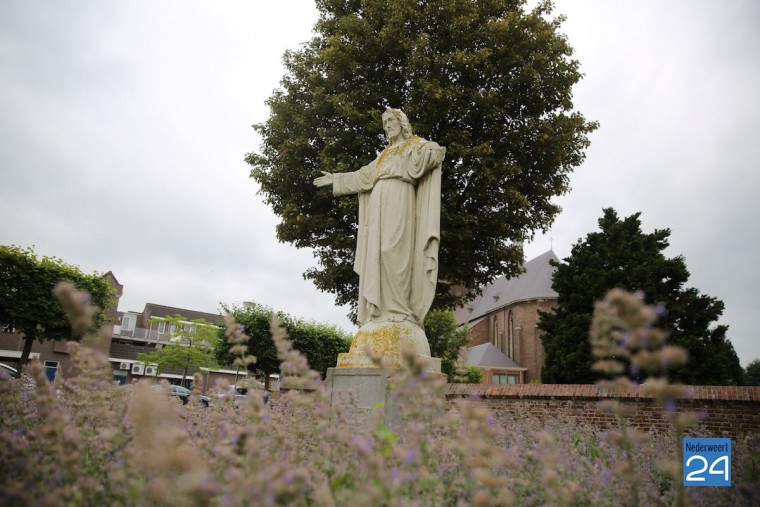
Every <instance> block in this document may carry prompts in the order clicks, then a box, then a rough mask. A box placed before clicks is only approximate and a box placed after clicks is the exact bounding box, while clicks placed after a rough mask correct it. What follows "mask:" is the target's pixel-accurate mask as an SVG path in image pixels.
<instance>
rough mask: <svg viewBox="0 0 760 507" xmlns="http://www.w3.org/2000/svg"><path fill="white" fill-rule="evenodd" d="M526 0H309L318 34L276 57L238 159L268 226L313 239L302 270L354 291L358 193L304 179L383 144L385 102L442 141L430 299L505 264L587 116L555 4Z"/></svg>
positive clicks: (578, 150) (546, 222)
mask: <svg viewBox="0 0 760 507" xmlns="http://www.w3.org/2000/svg"><path fill="white" fill-rule="evenodd" d="M524 4H525V1H524V0H482V1H478V2H475V1H472V0H444V1H437V2H420V1H418V0H352V1H347V0H319V1H318V2H317V8H318V9H319V12H320V18H319V21H318V22H317V24H316V27H315V31H316V36H315V37H314V38H313V39H312V40H311V41H309V42H308V43H306V44H305V45H304V46H302V48H301V49H299V50H297V51H288V52H287V53H285V56H284V63H285V66H286V69H287V73H286V75H285V76H284V77H283V79H282V81H281V88H280V89H278V90H276V91H275V92H274V94H273V95H272V96H271V97H270V99H269V100H268V102H267V103H268V105H269V107H270V110H271V114H270V117H269V119H268V120H267V121H266V122H264V123H260V124H257V125H255V126H254V128H255V130H256V132H258V133H259V134H260V135H261V137H262V139H263V144H262V146H261V149H260V152H259V153H250V154H248V155H247V157H246V161H247V162H248V163H249V164H250V165H251V166H252V170H251V176H252V177H253V178H254V179H255V180H256V181H257V182H258V183H259V185H260V188H261V193H262V194H263V195H264V196H265V199H266V202H267V203H268V204H270V205H271V206H272V209H273V210H274V212H275V213H276V214H277V215H278V216H280V217H281V222H280V224H278V226H277V236H278V238H279V239H280V240H281V241H287V242H290V243H293V244H294V245H296V246H297V247H299V248H300V247H308V248H313V249H314V250H315V255H316V257H317V258H318V259H319V265H320V267H319V268H314V269H312V270H310V271H308V272H307V273H306V274H305V276H306V277H307V278H308V279H311V280H313V281H314V283H315V284H316V286H317V287H318V288H319V289H321V290H326V291H330V292H332V293H334V294H335V296H336V301H337V303H338V304H351V305H356V299H357V290H358V288H357V278H356V275H355V274H354V273H353V255H354V245H355V238H356V222H357V218H356V216H357V206H358V205H357V201H356V199H355V198H351V197H349V198H343V199H340V200H336V199H335V198H334V197H332V196H331V195H330V194H329V192H325V191H319V190H317V189H316V188H315V187H314V185H312V183H311V182H312V180H313V179H314V177H315V176H319V175H320V171H321V170H325V171H330V172H346V171H353V170H357V169H359V168H360V167H362V166H363V165H364V164H366V163H368V162H369V161H371V160H372V159H373V158H374V157H375V155H376V152H377V151H378V150H379V149H380V148H381V147H382V146H383V144H384V140H383V137H382V129H381V118H380V117H381V114H382V112H383V111H384V110H385V109H386V108H387V107H389V106H392V107H399V108H401V109H403V110H404V111H405V112H406V113H407V115H408V116H409V118H410V120H411V122H412V125H413V126H414V128H415V131H416V133H418V134H419V135H421V136H422V137H425V138H427V139H431V140H433V141H436V142H438V143H439V144H440V145H442V146H445V147H446V149H447V152H446V153H447V154H446V161H445V162H444V173H443V181H442V194H443V196H442V197H443V198H442V210H441V250H440V271H439V282H438V292H437V296H436V301H435V302H434V307H437V308H446V307H448V308H451V307H454V306H456V305H457V303H460V302H462V299H463V298H460V297H457V296H455V295H454V294H452V292H451V291H450V290H449V289H450V288H451V287H453V286H464V287H480V286H483V285H485V284H487V283H488V282H490V281H491V280H493V279H494V278H495V277H498V276H500V275H503V274H506V275H516V274H518V273H519V272H520V266H521V264H522V260H523V251H522V245H523V244H524V243H525V242H526V241H528V240H530V239H531V238H532V237H533V235H534V233H535V231H536V230H543V231H545V230H546V229H547V228H548V227H549V226H550V224H551V223H552V222H553V220H554V218H555V216H556V215H557V213H558V212H559V211H560V208H559V206H557V205H556V204H554V203H552V202H551V200H552V198H553V197H554V196H557V195H562V194H564V193H566V192H567V191H568V182H569V179H568V175H569V174H570V172H571V171H572V170H573V168H574V167H576V166H578V165H579V164H580V163H581V162H582V161H583V160H584V158H585V155H584V150H585V148H586V147H587V146H588V144H589V141H588V138H587V136H588V134H589V133H590V132H592V131H593V130H594V129H595V128H596V127H597V125H596V123H594V122H587V121H586V120H585V118H584V117H583V116H582V115H581V114H580V113H578V112H573V111H572V108H573V104H572V87H573V85H575V83H577V82H578V80H579V79H580V77H581V74H580V72H579V64H578V62H577V61H576V60H573V59H572V58H571V55H572V48H571V47H570V46H569V45H568V43H567V40H566V38H565V37H564V36H563V35H562V34H561V33H560V32H559V28H560V25H561V23H562V21H563V18H562V17H561V16H560V17H557V18H555V19H550V14H551V3H550V2H541V3H540V4H539V5H538V6H537V7H535V9H534V10H532V11H526V10H525V8H524Z"/></svg>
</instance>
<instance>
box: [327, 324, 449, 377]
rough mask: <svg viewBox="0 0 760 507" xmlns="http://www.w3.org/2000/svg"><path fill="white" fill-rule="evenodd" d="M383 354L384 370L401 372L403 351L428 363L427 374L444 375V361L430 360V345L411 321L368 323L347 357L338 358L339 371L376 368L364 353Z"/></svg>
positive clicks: (339, 356)
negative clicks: (429, 372)
mask: <svg viewBox="0 0 760 507" xmlns="http://www.w3.org/2000/svg"><path fill="white" fill-rule="evenodd" d="M367 348H369V349H372V350H373V351H374V352H375V353H381V354H383V359H384V363H385V366H386V367H388V368H401V367H402V366H403V361H402V357H401V351H402V350H409V351H412V352H414V354H416V355H417V356H421V357H423V358H425V359H426V360H427V361H428V371H431V372H434V373H440V372H441V360H440V359H438V358H434V357H430V345H429V344H428V341H427V336H425V331H424V330H423V329H422V328H421V327H420V326H419V325H418V324H415V323H413V322H409V321H406V320H404V321H399V322H395V321H387V322H368V323H366V324H364V325H363V326H362V327H360V328H359V331H357V332H356V335H355V336H354V339H353V341H352V342H351V348H350V350H349V351H348V353H344V354H338V364H337V367H338V368H351V369H365V368H377V365H375V363H373V362H372V360H371V359H370V358H369V357H368V356H367V354H366V352H365V349H367Z"/></svg>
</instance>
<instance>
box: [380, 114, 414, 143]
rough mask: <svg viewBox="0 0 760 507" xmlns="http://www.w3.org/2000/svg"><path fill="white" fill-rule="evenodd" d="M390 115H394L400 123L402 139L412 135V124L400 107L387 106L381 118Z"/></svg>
mask: <svg viewBox="0 0 760 507" xmlns="http://www.w3.org/2000/svg"><path fill="white" fill-rule="evenodd" d="M390 115H393V116H395V117H396V119H397V120H398V122H399V124H400V125H401V135H402V136H403V137H404V139H409V138H410V137H412V125H411V124H410V123H409V118H407V117H406V114H404V112H403V111H402V110H401V109H393V108H388V109H386V110H385V112H384V113H383V119H385V118H386V117H387V116H390Z"/></svg>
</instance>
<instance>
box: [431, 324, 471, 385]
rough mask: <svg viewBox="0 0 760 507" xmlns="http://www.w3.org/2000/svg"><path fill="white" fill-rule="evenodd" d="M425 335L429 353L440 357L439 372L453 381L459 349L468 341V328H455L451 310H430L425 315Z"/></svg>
mask: <svg viewBox="0 0 760 507" xmlns="http://www.w3.org/2000/svg"><path fill="white" fill-rule="evenodd" d="M425 335H426V336H427V339H428V342H429V343H430V355H431V356H432V357H438V358H440V359H441V372H442V373H445V374H446V376H448V378H449V382H453V381H454V379H455V377H456V361H457V357H458V356H459V349H460V348H461V347H466V346H467V344H468V343H470V331H469V329H467V328H466V327H463V328H459V329H458V328H457V320H456V317H454V312H452V311H451V310H432V311H430V312H428V314H427V316H426V317H425Z"/></svg>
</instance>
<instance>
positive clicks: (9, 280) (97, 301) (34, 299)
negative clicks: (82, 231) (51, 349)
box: [0, 245, 115, 372]
mask: <svg viewBox="0 0 760 507" xmlns="http://www.w3.org/2000/svg"><path fill="white" fill-rule="evenodd" d="M61 281H69V282H72V283H73V284H74V285H75V286H76V288H77V289H79V290H82V291H85V292H87V293H89V295H90V302H91V303H92V304H93V305H94V306H96V307H98V308H99V311H98V312H97V314H96V315H95V319H94V326H93V329H92V330H93V331H94V330H95V329H97V328H99V327H100V326H101V325H102V324H103V321H104V319H105V316H104V313H103V312H104V311H106V310H108V309H109V308H111V306H112V305H113V304H115V299H114V296H115V294H114V290H113V288H112V287H111V285H110V284H109V283H108V281H107V280H106V279H105V278H104V277H103V275H102V274H99V273H93V274H89V275H88V274H85V273H83V272H82V271H81V270H80V269H79V267H77V266H72V265H70V264H66V263H65V262H64V261H62V260H61V259H59V258H57V257H47V256H43V257H42V258H38V257H37V254H36V253H35V252H34V249H33V248H31V247H30V248H21V247H18V246H15V245H10V246H6V245H0V326H2V330H3V331H4V332H9V333H13V332H15V333H21V334H22V335H23V336H24V339H25V342H24V350H23V351H22V353H21V358H20V360H19V366H23V364H25V363H26V361H27V360H28V358H29V353H30V351H31V349H32V344H33V343H34V341H35V340H38V341H45V340H74V341H78V340H79V339H80V338H81V336H80V335H79V334H75V333H73V331H72V327H71V322H70V321H69V319H68V318H67V317H66V315H65V313H64V311H63V308H62V307H61V304H60V303H59V301H58V299H57V298H56V297H55V296H54V295H53V288H54V287H55V286H56V285H57V284H58V282H61ZM18 370H19V372H20V371H21V368H18Z"/></svg>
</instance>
